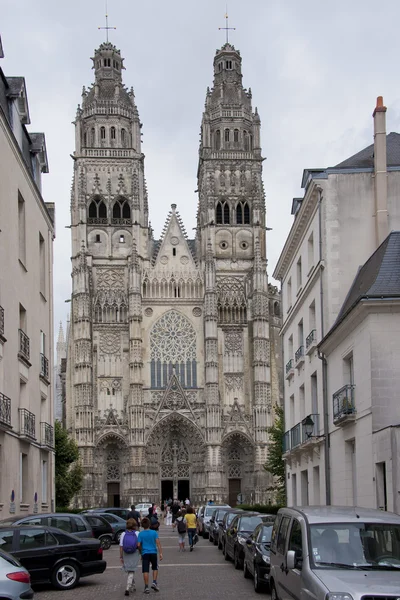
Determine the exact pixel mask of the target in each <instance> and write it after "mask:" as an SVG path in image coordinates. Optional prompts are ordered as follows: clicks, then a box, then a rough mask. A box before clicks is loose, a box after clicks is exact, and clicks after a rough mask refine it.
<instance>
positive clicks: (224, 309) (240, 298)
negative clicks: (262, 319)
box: [217, 277, 247, 323]
mask: <svg viewBox="0 0 400 600" xmlns="http://www.w3.org/2000/svg"><path fill="white" fill-rule="evenodd" d="M217 294H218V319H219V321H220V323H246V322H247V301H246V292H245V288H244V280H243V279H241V278H240V277H222V278H221V279H219V280H218V281H217Z"/></svg>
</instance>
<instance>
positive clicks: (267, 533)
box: [261, 525, 272, 544]
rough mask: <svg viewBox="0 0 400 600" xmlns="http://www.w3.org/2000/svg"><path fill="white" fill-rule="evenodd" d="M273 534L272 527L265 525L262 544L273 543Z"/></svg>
mask: <svg viewBox="0 0 400 600" xmlns="http://www.w3.org/2000/svg"><path fill="white" fill-rule="evenodd" d="M271 533H272V525H264V527H263V528H262V533H261V543H262V544H270V543H271Z"/></svg>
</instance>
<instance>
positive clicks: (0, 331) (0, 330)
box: [0, 306, 4, 335]
mask: <svg viewBox="0 0 400 600" xmlns="http://www.w3.org/2000/svg"><path fill="white" fill-rule="evenodd" d="M0 335H4V308H3V307H2V306H0Z"/></svg>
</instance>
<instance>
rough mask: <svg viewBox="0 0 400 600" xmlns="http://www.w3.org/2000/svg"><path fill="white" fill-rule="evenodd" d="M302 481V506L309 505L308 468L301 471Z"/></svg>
mask: <svg viewBox="0 0 400 600" xmlns="http://www.w3.org/2000/svg"><path fill="white" fill-rule="evenodd" d="M300 477H301V480H300V483H301V506H308V504H309V502H308V469H304V471H301V473H300Z"/></svg>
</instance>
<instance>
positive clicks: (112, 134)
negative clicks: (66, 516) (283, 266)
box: [66, 42, 281, 507]
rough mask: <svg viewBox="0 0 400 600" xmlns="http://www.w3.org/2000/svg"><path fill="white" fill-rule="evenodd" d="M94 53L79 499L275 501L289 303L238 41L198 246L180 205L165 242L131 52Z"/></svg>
mask: <svg viewBox="0 0 400 600" xmlns="http://www.w3.org/2000/svg"><path fill="white" fill-rule="evenodd" d="M92 60H93V63H94V72H95V82H94V84H93V85H92V86H90V88H89V89H85V88H84V89H83V94H82V105H81V106H79V107H78V111H77V115H76V120H75V130H76V142H75V144H76V148H75V153H74V179H73V187H72V198H71V232H72V299H71V302H72V307H71V323H70V329H69V335H68V353H67V373H66V394H67V397H66V426H67V428H68V430H69V431H70V432H71V433H72V435H73V436H74V437H75V439H76V441H77V443H78V446H79V449H80V453H81V458H82V464H83V467H84V472H85V477H84V486H83V489H82V492H81V494H80V496H79V497H78V498H77V506H83V507H89V506H113V505H115V506H118V505H121V506H127V505H129V504H130V503H131V502H141V501H153V502H160V500H161V499H162V498H166V497H175V498H179V499H184V498H185V497H186V496H189V497H190V498H191V499H192V501H193V502H194V503H195V504H197V505H198V504H199V503H201V502H203V501H205V500H208V499H210V498H212V499H214V500H215V501H229V502H230V504H231V505H235V504H236V503H237V502H238V499H239V501H240V500H241V499H243V500H244V501H246V502H265V501H268V500H270V499H271V498H272V497H273V492H272V491H271V489H272V487H273V481H272V479H271V476H270V475H269V474H268V473H267V472H266V471H265V469H264V464H265V461H266V458H267V452H268V434H267V427H268V426H269V425H271V424H272V423H273V420H274V411H273V407H274V405H275V403H280V389H281V382H280V378H281V375H280V370H281V364H280V351H279V348H278V345H279V343H278V331H279V327H280V317H279V314H280V298H279V293H278V291H277V289H276V288H275V287H273V286H269V285H268V281H267V271H266V267H267V260H266V242H265V234H266V219H265V197H264V189H263V183H262V178H261V176H262V162H263V158H262V156H261V147H260V124H261V123H260V117H259V115H258V112H257V109H255V111H254V112H253V110H252V101H251V100H252V95H251V91H250V90H246V89H244V88H243V85H242V70H241V69H242V59H241V56H240V53H239V52H238V51H237V50H235V48H234V47H233V46H232V45H230V44H229V43H227V44H225V45H224V46H223V47H222V48H221V49H220V50H218V51H217V52H216V55H215V58H214V85H213V87H212V89H211V90H210V89H208V90H207V95H206V102H205V109H204V113H203V118H202V124H201V141H200V151H199V167H198V194H199V202H198V212H197V229H196V236H195V239H194V240H192V239H188V237H187V235H186V232H185V228H184V226H183V223H182V221H181V218H180V216H179V212H178V210H177V207H176V205H175V204H173V205H172V206H171V210H170V211H169V213H168V216H167V218H166V222H165V226H164V230H163V232H162V234H161V237H160V239H159V240H156V239H154V237H153V231H152V229H151V227H150V226H149V206H148V198H147V191H146V181H145V174H144V155H143V154H142V150H141V122H140V119H139V113H138V109H137V106H136V104H135V96H134V92H133V89H132V88H131V89H130V90H128V89H127V88H126V87H125V85H124V84H123V82H122V70H123V69H124V66H123V59H122V57H121V54H120V51H119V50H117V49H116V48H115V46H113V45H112V44H111V43H108V42H107V43H103V44H101V46H100V47H99V48H98V50H96V51H95V55H94V58H93V59H92ZM239 494H241V495H242V497H240V496H239Z"/></svg>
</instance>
